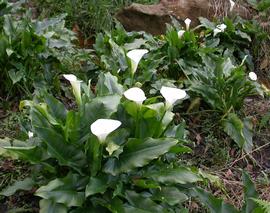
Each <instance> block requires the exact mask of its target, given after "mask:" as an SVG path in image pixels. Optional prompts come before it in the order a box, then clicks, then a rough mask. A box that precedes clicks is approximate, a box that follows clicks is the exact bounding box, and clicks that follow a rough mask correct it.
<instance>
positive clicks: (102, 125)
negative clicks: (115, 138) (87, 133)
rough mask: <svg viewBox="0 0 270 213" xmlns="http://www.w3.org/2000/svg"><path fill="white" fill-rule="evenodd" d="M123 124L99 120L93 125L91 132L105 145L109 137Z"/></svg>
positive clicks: (110, 120)
mask: <svg viewBox="0 0 270 213" xmlns="http://www.w3.org/2000/svg"><path fill="white" fill-rule="evenodd" d="M121 124H122V123H121V122H120V121H118V120H113V119H98V120H96V121H95V122H94V123H92V124H91V126H90V129H91V132H92V133H93V134H94V135H95V136H97V138H98V139H99V141H100V142H101V143H103V142H104V141H105V140H106V138H107V136H108V135H109V134H110V133H111V132H113V131H114V130H116V129H117V128H118V127H119V126H121Z"/></svg>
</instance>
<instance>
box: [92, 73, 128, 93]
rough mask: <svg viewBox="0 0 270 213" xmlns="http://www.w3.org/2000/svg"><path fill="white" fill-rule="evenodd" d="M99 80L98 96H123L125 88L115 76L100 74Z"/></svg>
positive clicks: (97, 86)
mask: <svg viewBox="0 0 270 213" xmlns="http://www.w3.org/2000/svg"><path fill="white" fill-rule="evenodd" d="M98 78H99V80H98V83H97V85H96V88H97V94H98V95H99V96H104V95H115V94H118V95H122V94H123V92H124V88H123V86H122V85H121V84H119V83H118V79H117V77H115V76H113V75H112V74H111V73H109V72H107V73H100V74H99V76H98Z"/></svg>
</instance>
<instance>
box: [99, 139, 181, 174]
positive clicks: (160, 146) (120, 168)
mask: <svg viewBox="0 0 270 213" xmlns="http://www.w3.org/2000/svg"><path fill="white" fill-rule="evenodd" d="M177 143H178V141H177V140H174V139H170V138H165V139H153V138H148V139H144V140H139V139H130V140H129V141H128V142H127V145H126V146H125V148H124V151H123V153H122V154H120V155H119V158H118V159H115V158H114V159H113V158H111V159H109V160H108V161H107V163H106V164H105V167H104V170H105V171H106V172H107V173H110V174H112V175H116V174H119V173H121V172H128V171H131V170H132V169H134V168H137V167H142V166H145V165H147V164H148V163H149V162H150V161H151V160H153V159H156V158H158V157H159V156H161V155H163V154H165V153H167V152H168V151H169V150H170V148H171V147H173V146H174V145H176V144H177Z"/></svg>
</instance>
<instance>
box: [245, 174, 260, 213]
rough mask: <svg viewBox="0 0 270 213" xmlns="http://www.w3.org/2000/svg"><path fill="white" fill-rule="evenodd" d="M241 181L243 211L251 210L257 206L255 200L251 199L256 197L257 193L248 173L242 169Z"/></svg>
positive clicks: (246, 212) (247, 212)
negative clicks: (243, 201)
mask: <svg viewBox="0 0 270 213" xmlns="http://www.w3.org/2000/svg"><path fill="white" fill-rule="evenodd" d="M243 183H244V192H245V194H244V200H245V204H244V206H243V211H242V212H243V213H249V212H253V211H254V210H255V208H256V207H257V204H256V202H255V201H254V200H253V199H257V198H258V193H257V191H256V188H255V185H254V183H253V182H252V180H251V178H250V176H249V174H248V173H246V172H245V171H243Z"/></svg>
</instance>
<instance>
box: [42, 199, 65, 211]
mask: <svg viewBox="0 0 270 213" xmlns="http://www.w3.org/2000/svg"><path fill="white" fill-rule="evenodd" d="M39 207H40V210H39V212H40V213H54V212H55V213H56V212H57V213H67V212H68V209H67V207H66V206H65V205H63V204H60V203H55V202H53V201H52V200H46V199H42V200H40V201H39Z"/></svg>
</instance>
